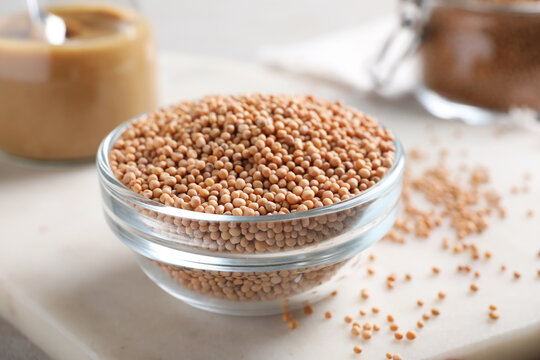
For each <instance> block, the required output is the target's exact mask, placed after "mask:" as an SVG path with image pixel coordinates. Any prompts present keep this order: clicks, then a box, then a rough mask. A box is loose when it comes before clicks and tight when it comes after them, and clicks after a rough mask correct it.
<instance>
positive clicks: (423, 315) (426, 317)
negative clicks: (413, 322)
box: [422, 314, 430, 320]
mask: <svg viewBox="0 0 540 360" xmlns="http://www.w3.org/2000/svg"><path fill="white" fill-rule="evenodd" d="M429 318H430V316H429V314H422V319H424V320H429Z"/></svg>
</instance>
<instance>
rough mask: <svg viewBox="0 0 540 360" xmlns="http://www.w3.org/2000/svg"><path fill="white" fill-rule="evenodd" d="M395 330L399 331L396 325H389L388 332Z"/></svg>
mask: <svg viewBox="0 0 540 360" xmlns="http://www.w3.org/2000/svg"><path fill="white" fill-rule="evenodd" d="M397 329H399V326H398V324H392V325H390V330H392V331H397Z"/></svg>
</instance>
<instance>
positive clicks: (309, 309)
mask: <svg viewBox="0 0 540 360" xmlns="http://www.w3.org/2000/svg"><path fill="white" fill-rule="evenodd" d="M304 313H305V314H306V315H311V314H313V307H312V306H311V305H307V306H306V307H304Z"/></svg>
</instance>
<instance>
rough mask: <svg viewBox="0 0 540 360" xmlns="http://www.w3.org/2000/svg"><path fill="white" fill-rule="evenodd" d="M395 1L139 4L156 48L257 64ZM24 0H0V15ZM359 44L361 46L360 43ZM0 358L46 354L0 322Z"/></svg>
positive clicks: (144, 0) (178, 0)
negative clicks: (264, 52) (265, 50)
mask: <svg viewBox="0 0 540 360" xmlns="http://www.w3.org/2000/svg"><path fill="white" fill-rule="evenodd" d="M396 2H397V0H376V1H371V0H154V1H151V0H138V3H139V4H140V7H141V8H142V11H143V12H144V13H145V14H146V15H147V17H148V18H150V20H151V22H152V23H153V25H154V31H155V35H156V38H157V42H158V46H159V49H160V50H167V51H177V52H182V53H190V54H202V55H207V56H213V57H220V58H232V59H236V60H242V61H251V62H255V61H257V51H258V48H259V47H260V46H261V45H263V44H286V43H291V42H296V41H300V40H302V39H308V38H311V37H314V36H316V35H319V34H324V33H326V32H330V31H334V30H337V29H341V28H348V27H354V26H356V25H359V24H362V22H365V21H369V20H370V19H373V18H376V17H377V16H381V15H383V14H388V13H390V12H392V11H394V10H395V6H396ZM23 5H24V0H1V1H0V13H1V14H2V15H3V14H5V13H6V12H7V11H8V10H12V9H14V8H22V6H23ZM359 46H360V44H359ZM0 359H8V360H16V359H25V360H26V359H28V360H34V359H36V360H42V359H47V356H46V355H45V354H44V353H43V352H41V351H40V350H39V349H37V348H36V347H35V346H33V345H32V344H31V343H30V342H29V341H28V340H26V339H25V338H24V337H22V336H21V335H20V334H19V333H18V332H17V330H15V329H14V328H13V327H12V326H11V325H10V324H8V323H7V322H5V321H4V320H2V319H1V318H0Z"/></svg>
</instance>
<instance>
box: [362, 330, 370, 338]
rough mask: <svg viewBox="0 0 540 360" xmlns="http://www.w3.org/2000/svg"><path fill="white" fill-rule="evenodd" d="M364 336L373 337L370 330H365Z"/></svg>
mask: <svg viewBox="0 0 540 360" xmlns="http://www.w3.org/2000/svg"><path fill="white" fill-rule="evenodd" d="M362 337H363V338H364V339H366V340H368V339H371V331H370V330H364V331H362Z"/></svg>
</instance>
